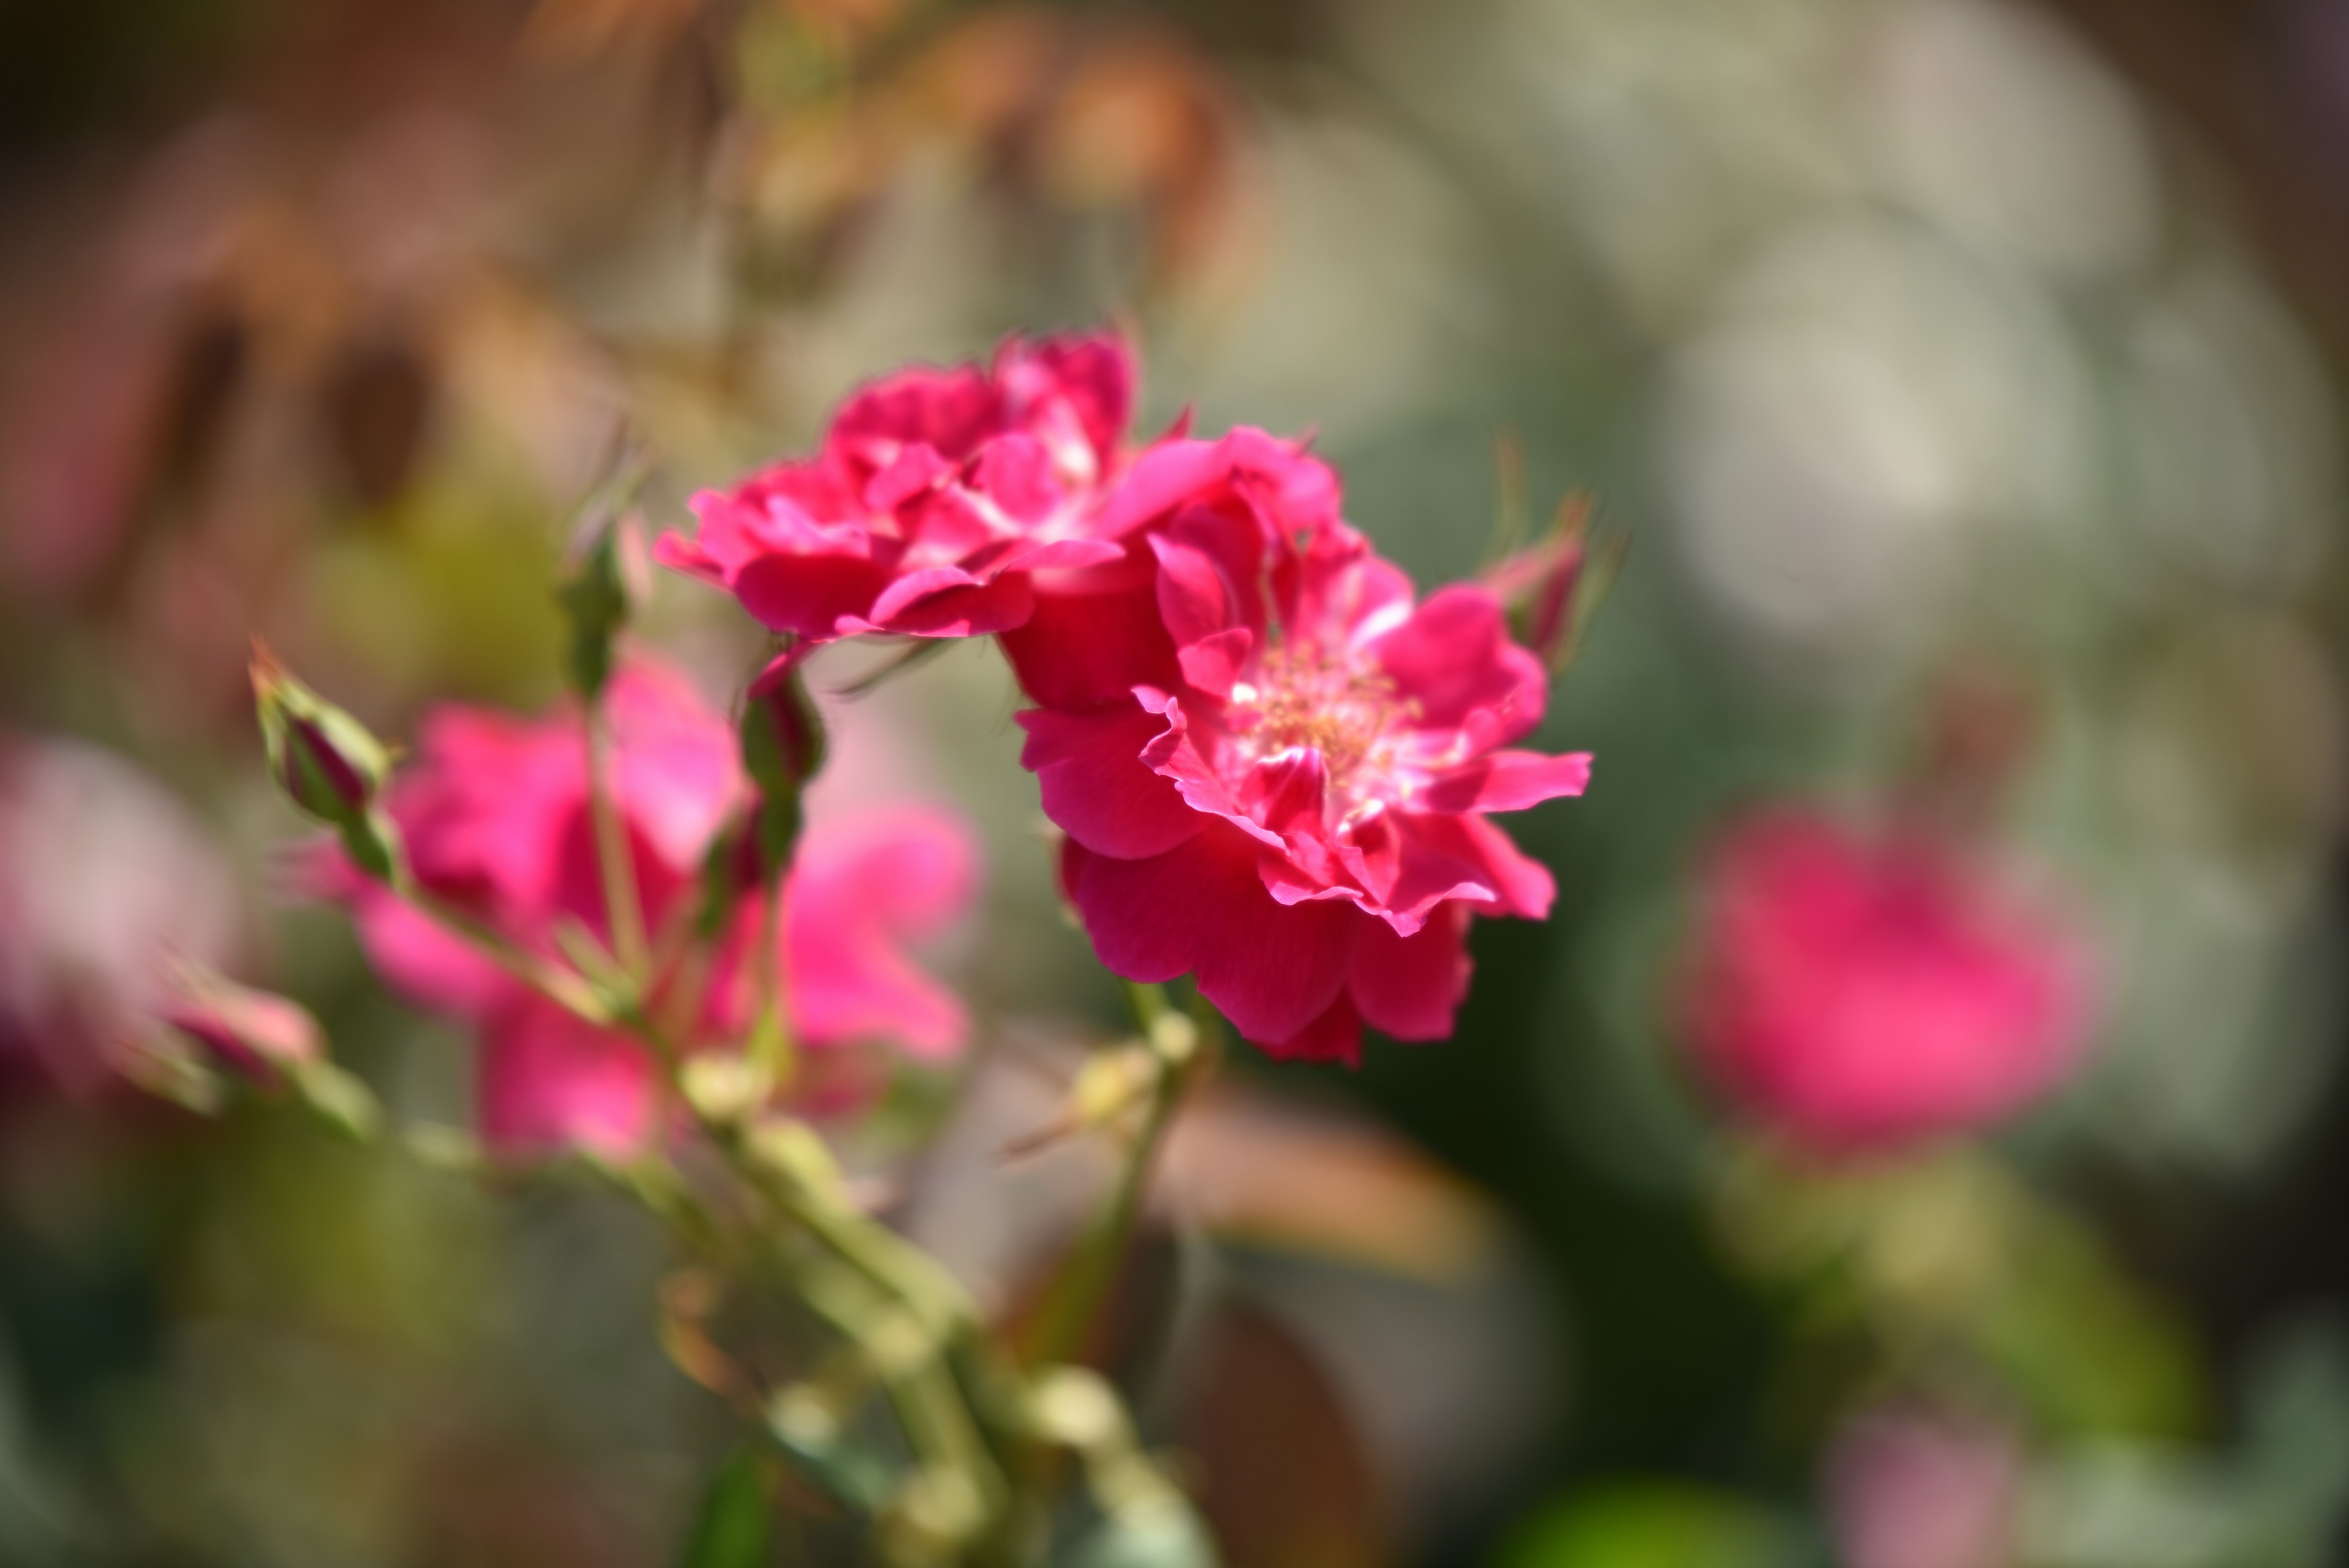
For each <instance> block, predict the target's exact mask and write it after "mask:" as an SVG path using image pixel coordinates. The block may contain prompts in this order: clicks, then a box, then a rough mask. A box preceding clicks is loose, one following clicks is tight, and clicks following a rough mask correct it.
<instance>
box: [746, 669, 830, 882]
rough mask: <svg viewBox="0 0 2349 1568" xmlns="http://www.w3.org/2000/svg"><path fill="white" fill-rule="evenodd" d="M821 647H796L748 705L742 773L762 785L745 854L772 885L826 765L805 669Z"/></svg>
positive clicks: (754, 686) (760, 681)
mask: <svg viewBox="0 0 2349 1568" xmlns="http://www.w3.org/2000/svg"><path fill="white" fill-rule="evenodd" d="M814 648H815V644H813V643H811V642H800V643H795V644H793V645H792V647H790V648H788V649H784V650H783V651H782V652H781V653H780V654H777V655H776V656H775V658H774V659H773V660H772V661H771V662H770V663H769V664H768V666H767V667H766V668H765V669H764V670H761V671H760V672H759V674H758V676H757V677H756V678H755V679H754V680H751V682H750V691H748V692H747V693H746V694H745V696H744V699H743V703H742V724H741V743H742V770H743V772H745V773H747V774H750V782H751V783H752V784H754V785H756V786H757V789H758V797H757V799H756V801H755V802H754V803H753V805H752V806H751V809H750V832H749V833H748V834H747V835H746V836H745V837H744V839H743V846H742V847H743V851H744V853H745V854H747V855H749V856H750V857H752V862H753V867H754V868H755V876H756V879H757V881H758V882H759V883H761V884H766V883H770V882H771V881H773V880H774V878H776V877H780V876H781V875H782V873H783V871H784V869H785V867H788V866H790V864H791V859H792V846H793V845H794V844H795V843H797V841H798V839H799V835H800V826H801V823H802V813H801V808H800V792H801V791H802V789H803V788H805V787H806V785H807V782H808V780H810V779H812V778H813V777H814V776H815V773H816V770H817V769H818V768H821V767H822V766H823V756H824V746H825V742H824V730H823V715H822V714H821V713H818V712H817V711H816V707H815V701H814V700H813V699H812V698H811V697H810V696H809V695H808V691H807V684H806V682H805V681H803V680H801V679H800V673H799V666H800V664H801V663H802V661H803V660H804V659H806V658H807V656H808V654H809V653H811V652H812V651H813V649H814Z"/></svg>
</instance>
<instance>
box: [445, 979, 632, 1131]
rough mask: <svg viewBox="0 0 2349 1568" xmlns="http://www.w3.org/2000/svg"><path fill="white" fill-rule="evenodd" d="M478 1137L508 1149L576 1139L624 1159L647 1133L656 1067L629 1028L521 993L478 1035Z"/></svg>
mask: <svg viewBox="0 0 2349 1568" xmlns="http://www.w3.org/2000/svg"><path fill="white" fill-rule="evenodd" d="M480 1080H481V1081H480V1096H481V1106H480V1116H481V1137H482V1138H483V1140H484V1141H486V1142H487V1143H488V1144H489V1145H490V1147H492V1148H494V1149H498V1150H500V1151H502V1152H505V1153H516V1154H519V1153H545V1152H548V1151H551V1150H554V1149H558V1148H562V1147H568V1146H573V1145H576V1146H578V1147H583V1148H590V1149H594V1150H595V1151H596V1152H597V1153H599V1154H604V1155H607V1156H612V1157H615V1158H622V1157H626V1156H628V1155H631V1154H634V1153H636V1151H637V1150H638V1149H640V1148H642V1147H644V1145H645V1143H646V1141H647V1138H649V1137H651V1135H652V1131H653V1109H654V1106H655V1103H656V1102H655V1096H654V1094H653V1067H652V1064H651V1062H649V1061H648V1060H647V1058H646V1055H645V1053H644V1051H643V1050H642V1048H640V1047H639V1046H638V1045H637V1044H636V1043H635V1042H634V1041H632V1040H630V1039H629V1038H628V1037H627V1036H626V1035H625V1034H621V1033H616V1032H614V1031H612V1030H608V1029H598V1028H596V1027H595V1025H594V1024H591V1023H587V1022H586V1021H585V1020H584V1019H582V1018H580V1017H579V1016H578V1015H576V1014H575V1013H573V1012H569V1011H568V1010H566V1009H564V1008H562V1007H558V1006H556V1005H555V1004H554V1002H548V1001H545V1000H544V999H543V998H541V997H539V996H536V995H531V994H524V995H523V996H521V997H520V998H518V999H517V1000H516V1001H515V1002H514V1003H513V1004H512V1006H511V1007H509V1008H507V1009H505V1010H504V1011H503V1012H501V1013H500V1014H499V1015H498V1017H497V1019H496V1020H495V1021H494V1022H493V1023H492V1025H491V1027H490V1030H489V1032H488V1034H487V1035H486V1037H485V1038H484V1039H483V1040H482V1042H481V1071H480Z"/></svg>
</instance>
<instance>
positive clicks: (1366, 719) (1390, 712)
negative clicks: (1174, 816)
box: [1224, 640, 1418, 804]
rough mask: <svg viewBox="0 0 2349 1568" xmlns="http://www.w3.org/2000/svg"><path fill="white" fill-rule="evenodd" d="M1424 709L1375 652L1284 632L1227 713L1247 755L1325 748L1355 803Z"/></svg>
mask: <svg viewBox="0 0 2349 1568" xmlns="http://www.w3.org/2000/svg"><path fill="white" fill-rule="evenodd" d="M1417 711H1418V704H1417V703H1415V702H1412V701H1405V700H1403V699H1402V698H1400V697H1398V696H1397V694H1396V692H1395V684H1394V680H1392V677H1390V676H1389V675H1388V674H1387V673H1386V671H1385V670H1381V669H1380V668H1379V667H1378V666H1377V664H1375V663H1374V662H1372V661H1371V660H1368V659H1356V658H1349V657H1347V656H1346V655H1345V654H1344V653H1343V652H1339V653H1335V654H1333V653H1331V652H1330V651H1329V650H1327V649H1321V648H1319V647H1317V646H1314V645H1311V644H1307V645H1305V646H1303V647H1298V646H1294V645H1291V644H1289V643H1288V642H1287V641H1285V640H1276V641H1275V642H1273V643H1272V645H1271V646H1270V647H1268V648H1267V649H1265V651H1264V655H1263V657H1262V658H1260V659H1257V669H1256V675H1255V679H1254V680H1243V681H1237V682H1235V683H1234V685H1233V687H1232V696H1231V701H1230V704H1229V705H1228V706H1227V707H1226V709H1225V711H1224V716H1225V722H1226V723H1227V724H1228V725H1229V726H1230V727H1231V732H1232V734H1233V736H1234V737H1235V738H1236V739H1237V741H1238V742H1239V752H1240V756H1241V760H1242V761H1243V763H1247V764H1251V765H1252V764H1254V763H1258V762H1261V761H1262V760H1264V759H1265V758H1267V757H1270V756H1275V755H1278V753H1282V752H1285V751H1288V750H1289V749H1290V748H1292V747H1297V746H1310V747H1312V748H1313V749H1314V750H1315V751H1317V752H1319V753H1321V770H1322V773H1323V774H1324V775H1325V776H1326V777H1327V778H1328V780H1329V784H1330V794H1331V795H1332V797H1333V798H1337V799H1340V800H1341V801H1346V802H1348V803H1349V804H1350V802H1351V799H1352V797H1354V796H1355V795H1357V794H1364V793H1369V791H1370V790H1371V789H1372V788H1374V786H1375V784H1376V783H1377V781H1378V780H1379V778H1380V776H1381V774H1384V773H1385V771H1386V770H1387V768H1388V767H1389V766H1390V765H1391V764H1392V762H1393V761H1394V753H1395V750H1396V746H1397V742H1398V741H1399V739H1400V737H1399V735H1398V734H1397V733H1395V732H1396V731H1398V730H1399V728H1400V727H1401V724H1402V723H1403V722H1408V721H1409V720H1410V719H1411V718H1412V717H1413V715H1414V714H1415V713H1416V712H1417ZM1358 782H1359V784H1361V786H1364V787H1363V788H1361V789H1358V788H1357V784H1358Z"/></svg>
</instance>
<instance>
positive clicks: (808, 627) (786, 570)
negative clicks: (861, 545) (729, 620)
mask: <svg viewBox="0 0 2349 1568" xmlns="http://www.w3.org/2000/svg"><path fill="white" fill-rule="evenodd" d="M888 583H889V572H888V569H887V568H886V567H885V566H882V565H881V564H880V563H879V562H877V561H873V560H869V559H866V558H865V557H864V556H831V555H823V556H818V555H807V556H759V557H758V558H757V559H755V560H752V561H750V562H747V563H746V564H745V565H744V566H742V569H741V570H740V572H739V573H737V574H736V576H735V578H734V593H735V596H736V597H738V598H740V600H741V601H742V607H743V608H744V609H746V610H749V611H750V613H751V614H752V615H753V616H756V617H757V618H759V619H760V620H761V621H762V622H764V623H765V624H766V625H768V626H770V627H771V628H774V629H775V630H777V631H789V632H796V633H798V634H799V635H800V636H802V637H807V638H815V639H825V638H830V637H833V636H835V635H837V633H838V629H839V627H840V623H841V622H842V621H843V620H845V619H850V618H858V617H862V616H864V614H865V612H866V611H867V610H868V609H870V608H871V607H872V604H873V601H874V598H875V597H878V596H879V594H880V593H881V590H882V589H883V588H885V587H887V586H888Z"/></svg>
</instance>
